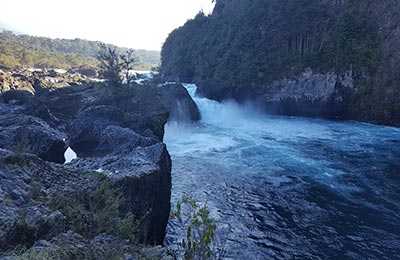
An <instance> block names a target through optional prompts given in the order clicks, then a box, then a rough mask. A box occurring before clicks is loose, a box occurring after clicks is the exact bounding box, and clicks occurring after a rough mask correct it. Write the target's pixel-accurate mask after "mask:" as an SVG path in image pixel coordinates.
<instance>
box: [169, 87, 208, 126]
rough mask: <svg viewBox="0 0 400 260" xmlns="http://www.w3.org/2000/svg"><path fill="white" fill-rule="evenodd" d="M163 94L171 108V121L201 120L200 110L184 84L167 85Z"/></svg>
mask: <svg viewBox="0 0 400 260" xmlns="http://www.w3.org/2000/svg"><path fill="white" fill-rule="evenodd" d="M162 94H163V98H164V100H166V101H167V102H168V104H169V106H170V111H171V112H170V115H169V117H170V119H172V120H176V121H181V122H191V121H199V120H200V112H199V109H198V107H197V105H196V103H194V101H193V99H192V98H191V97H190V95H189V93H188V91H187V90H186V89H185V88H184V87H183V86H182V84H166V85H164V86H163V91H162Z"/></svg>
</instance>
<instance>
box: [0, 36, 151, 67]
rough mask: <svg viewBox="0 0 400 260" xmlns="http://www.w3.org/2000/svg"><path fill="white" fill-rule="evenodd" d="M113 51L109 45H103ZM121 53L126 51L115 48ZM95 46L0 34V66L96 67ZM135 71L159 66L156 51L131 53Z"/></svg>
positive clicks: (97, 50)
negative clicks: (134, 61)
mask: <svg viewBox="0 0 400 260" xmlns="http://www.w3.org/2000/svg"><path fill="white" fill-rule="evenodd" d="M107 46H110V47H115V46H112V45H107ZM117 50H118V52H120V53H125V52H126V51H128V49H127V48H117ZM99 51H100V47H99V44H98V42H95V41H87V40H81V39H74V40H66V39H50V38H45V37H34V36H28V35H15V34H13V33H12V32H10V31H3V32H0V65H4V66H10V67H15V66H22V67H33V68H65V69H69V68H71V67H86V68H90V67H97V66H98V65H99V62H98V60H97V59H96V57H97V54H98V52H99ZM132 56H133V57H134V58H135V59H136V60H137V63H136V64H135V66H134V69H135V70H151V68H152V67H155V66H157V65H158V63H159V52H158V51H146V50H134V51H133V53H132Z"/></svg>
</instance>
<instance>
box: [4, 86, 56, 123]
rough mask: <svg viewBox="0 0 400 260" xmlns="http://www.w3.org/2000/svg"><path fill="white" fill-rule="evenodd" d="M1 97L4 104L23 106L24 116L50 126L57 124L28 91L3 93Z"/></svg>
mask: <svg viewBox="0 0 400 260" xmlns="http://www.w3.org/2000/svg"><path fill="white" fill-rule="evenodd" d="M1 97H2V98H3V102H4V103H6V104H12V105H20V106H23V108H24V114H27V115H31V116H35V117H38V118H41V119H43V120H44V121H46V122H47V123H49V124H51V125H55V124H56V123H57V119H56V118H55V117H54V116H53V115H52V114H51V113H50V112H49V110H48V109H47V107H46V106H45V105H44V104H43V102H41V101H40V100H39V99H38V98H36V97H35V96H34V95H33V94H32V93H30V92H28V91H21V90H9V91H7V92H4V93H3V94H2V95H1Z"/></svg>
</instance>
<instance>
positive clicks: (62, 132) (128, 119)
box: [0, 72, 199, 259]
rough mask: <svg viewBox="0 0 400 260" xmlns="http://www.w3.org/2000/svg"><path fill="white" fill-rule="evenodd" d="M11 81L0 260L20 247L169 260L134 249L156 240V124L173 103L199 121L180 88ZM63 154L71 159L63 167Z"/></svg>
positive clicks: (4, 121)
mask: <svg viewBox="0 0 400 260" xmlns="http://www.w3.org/2000/svg"><path fill="white" fill-rule="evenodd" d="M3 76H4V75H3ZM14 76H15V75H14ZM14 76H13V75H8V74H7V77H11V80H9V81H7V82H8V83H7V84H4V81H3V84H2V85H0V89H1V93H2V95H1V99H0V101H1V102H0V119H1V120H0V184H1V186H0V201H1V204H0V257H1V256H7V255H8V256H12V255H13V254H15V251H13V250H14V249H18V248H22V247H26V248H28V251H27V252H26V253H32V254H37V253H40V252H42V251H43V250H42V249H45V250H46V252H47V251H48V250H50V251H49V252H50V253H51V252H53V251H55V252H61V251H63V252H65V254H66V255H67V256H68V257H69V259H76V258H82V259H85V257H89V258H90V257H99V259H101V258H102V259H107V257H113V256H118V257H124V258H125V259H138V257H139V259H140V257H153V258H154V257H156V258H160V259H169V256H168V253H167V252H166V250H165V249H163V248H162V247H156V248H151V249H142V246H137V245H135V243H136V242H139V243H144V244H149V245H156V244H162V242H163V239H164V237H165V228H166V225H167V222H168V217H169V212H170V196H171V159H170V156H169V154H168V151H167V149H166V146H165V144H163V143H162V138H163V134H164V124H165V123H166V121H167V119H168V118H169V117H170V115H171V113H173V112H172V111H173V110H174V109H175V108H176V104H177V102H181V103H182V104H185V106H186V107H187V109H190V110H191V111H190V112H188V113H189V114H190V119H193V120H197V119H198V118H199V114H197V113H198V110H197V107H196V106H195V104H194V103H193V101H192V100H191V99H190V97H189V95H188V93H187V92H186V91H185V90H184V88H183V87H182V86H176V87H174V88H171V89H164V88H163V87H160V86H155V85H143V86H124V87H122V88H119V89H115V88H112V87H109V86H107V85H106V84H103V83H96V82H89V83H85V84H83V83H82V82H81V81H79V82H77V83H76V84H75V83H73V82H69V83H68V84H66V85H65V86H64V85H62V86H61V85H58V84H57V78H58V77H59V75H58V74H57V73H55V74H54V73H53V72H52V73H50V74H49V73H48V74H46V75H45V76H43V75H42V77H45V79H43V78H40V77H39V78H32V77H37V75H36V74H35V73H31V74H29V73H27V72H26V73H25V72H24V73H19V74H18V76H17V78H14ZM23 77H24V78H23ZM68 77H69V76H67V75H63V76H62V78H64V79H66V78H68ZM3 79H4V78H3ZM16 82H17V83H16ZM51 82H54V83H55V86H51V84H50V83H51ZM46 84H48V85H46ZM182 89H183V90H182ZM170 91H171V92H170ZM193 105H194V106H193ZM67 146H71V147H72V148H73V149H74V150H75V152H76V153H77V154H78V159H75V160H73V161H72V162H71V163H68V164H62V163H63V162H64V157H63V156H64V152H65V150H66V148H67ZM110 223H112V224H113V225H111V224H110ZM132 227H135V231H132V230H131V228H132ZM133 235H134V238H133ZM126 239H129V240H131V242H129V241H128V240H126ZM133 239H134V240H135V241H136V242H135V243H132V241H133ZM111 245H112V246H111ZM47 253H48V252H47ZM10 259H13V258H12V257H11V258H10ZM67 259H68V258H67Z"/></svg>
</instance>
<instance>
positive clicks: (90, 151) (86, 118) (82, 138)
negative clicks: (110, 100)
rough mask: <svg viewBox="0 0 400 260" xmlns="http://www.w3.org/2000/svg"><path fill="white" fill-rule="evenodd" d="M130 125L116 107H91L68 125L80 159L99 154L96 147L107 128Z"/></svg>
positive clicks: (71, 140)
mask: <svg viewBox="0 0 400 260" xmlns="http://www.w3.org/2000/svg"><path fill="white" fill-rule="evenodd" d="M128 125H129V119H128V118H126V117H125V113H124V112H123V111H121V110H120V109H118V108H116V107H111V106H96V107H90V108H88V109H87V110H85V111H83V112H82V113H80V114H79V115H78V116H77V118H76V119H75V120H74V121H73V122H71V123H70V124H69V125H68V127H67V129H68V133H69V143H70V146H71V147H72V149H73V150H74V151H75V152H76V153H77V154H78V156H79V157H86V156H94V155H96V154H98V151H97V149H96V147H97V145H98V144H99V143H100V142H101V140H100V139H101V137H102V133H103V130H105V128H106V127H107V126H121V127H126V126H128Z"/></svg>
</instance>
